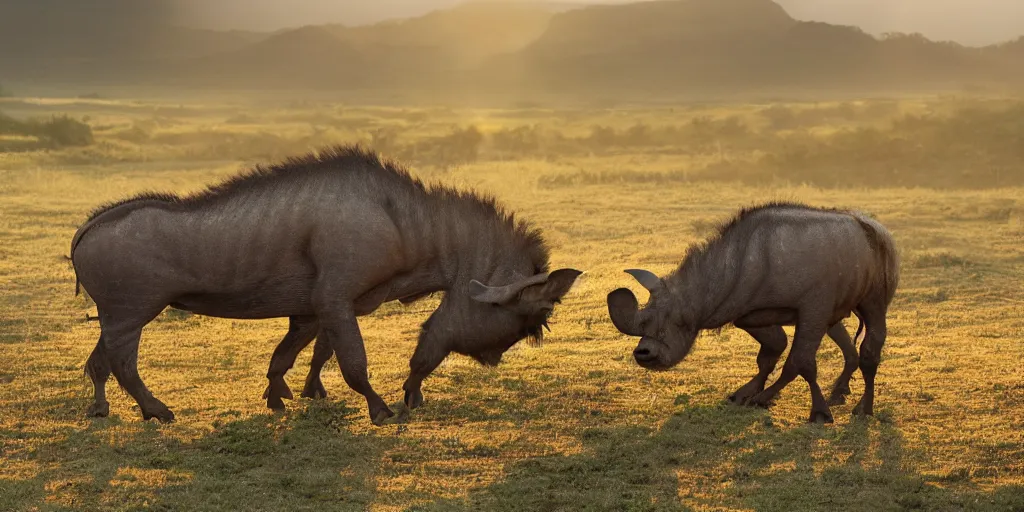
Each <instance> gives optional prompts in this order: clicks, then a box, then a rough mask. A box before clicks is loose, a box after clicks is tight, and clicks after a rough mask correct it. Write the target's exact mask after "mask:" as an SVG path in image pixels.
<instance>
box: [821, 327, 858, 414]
mask: <svg viewBox="0 0 1024 512" xmlns="http://www.w3.org/2000/svg"><path fill="white" fill-rule="evenodd" d="M828 337H829V338H832V341H834V342H836V345H837V346H839V350H840V351H842V353H843V372H842V373H840V374H839V377H837V378H836V382H835V384H833V385H832V393H831V394H830V395H829V397H828V404H829V405H840V404H844V403H846V396H847V395H849V394H850V378H851V377H852V376H853V372H855V371H857V346H856V345H854V341H853V339H851V338H850V334H849V333H847V332H846V327H844V326H843V322H838V323H836V324H835V325H833V326H832V327H830V328H829V329H828Z"/></svg>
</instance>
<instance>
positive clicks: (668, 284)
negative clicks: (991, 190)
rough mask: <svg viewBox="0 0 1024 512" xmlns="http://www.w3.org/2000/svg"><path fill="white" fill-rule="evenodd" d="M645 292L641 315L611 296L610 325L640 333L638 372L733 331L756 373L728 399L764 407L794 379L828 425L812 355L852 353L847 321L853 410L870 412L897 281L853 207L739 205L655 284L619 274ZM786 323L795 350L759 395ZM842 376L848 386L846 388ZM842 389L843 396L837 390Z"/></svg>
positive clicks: (883, 237) (887, 244)
mask: <svg viewBox="0 0 1024 512" xmlns="http://www.w3.org/2000/svg"><path fill="white" fill-rule="evenodd" d="M627 272H629V273H630V274H631V275H632V276H633V277H634V278H636V279H637V281H639V282H640V284H641V285H643V286H644V288H646V289H647V290H649V291H650V292H651V297H650V300H649V301H648V303H647V305H646V307H644V308H643V309H639V306H638V303H637V299H636V296H635V295H633V292H631V291H630V290H628V289H626V288H620V289H618V290H615V291H613V292H612V293H610V294H609V295H608V313H609V314H610V316H611V319H612V322H613V323H614V324H615V326H616V328H618V329H619V330H620V331H622V332H623V333H624V334H627V335H629V336H638V337H640V343H639V344H638V345H637V347H636V349H635V350H634V351H633V357H634V358H635V359H636V362H637V364H639V365H640V366H642V367H644V368H647V369H650V370H666V369H669V368H671V367H673V366H675V365H677V364H679V363H680V362H681V361H682V360H683V359H684V358H685V357H686V355H687V354H688V353H689V352H690V349H691V348H692V347H693V342H694V340H695V339H696V337H697V334H698V333H699V332H700V331H701V330H705V329H717V328H720V327H723V326H725V325H727V324H733V325H735V326H736V327H739V328H740V329H743V330H745V331H746V332H748V333H749V334H750V335H751V336H752V337H753V338H754V339H755V340H757V341H758V342H759V343H760V344H761V350H760V352H759V353H758V356H757V366H758V373H757V375H756V376H755V377H754V378H753V379H752V380H751V381H750V382H749V383H747V384H746V385H744V386H743V387H741V388H740V389H739V390H738V391H737V392H736V393H734V394H733V395H732V397H731V400H732V401H733V402H736V403H741V404H746V405H755V406H761V407H767V406H769V405H771V403H772V402H773V401H774V399H775V397H776V396H777V395H778V393H779V392H780V391H782V388H784V387H785V386H786V385H788V384H789V383H790V382H792V381H793V380H794V379H795V378H796V377H797V376H798V375H799V376H801V377H803V378H804V379H805V380H806V381H807V383H808V384H809V385H810V389H811V414H810V421H811V422H824V423H831V422H832V421H833V418H832V413H831V411H830V410H829V404H828V403H827V402H826V400H825V397H824V396H823V395H822V392H821V388H820V387H819V386H818V381H817V375H818V370H817V363H816V361H815V356H816V354H817V351H818V347H819V345H820V344H821V340H822V338H823V337H824V335H825V334H826V333H828V334H829V335H830V336H831V337H832V338H833V339H834V340H835V341H836V343H837V344H839V346H840V348H842V349H843V352H844V355H847V361H848V363H849V360H850V357H849V355H851V354H852V353H853V352H854V350H855V348H854V346H853V344H852V342H850V341H849V338H848V335H847V334H846V332H845V330H844V329H843V327H842V319H843V318H846V317H848V316H850V314H851V313H854V314H856V315H857V317H858V318H859V319H860V322H861V324H860V326H859V327H858V329H857V334H856V335H855V336H854V338H856V337H857V336H859V335H860V332H861V329H862V328H863V329H866V333H867V334H866V335H865V338H864V341H863V342H862V344H861V349H860V360H859V366H860V370H861V373H862V374H863V376H864V395H863V397H862V398H861V400H860V403H858V404H857V406H856V408H855V409H854V414H863V415H871V414H872V413H873V404H874V395H875V393H874V390H875V373H876V372H877V370H878V363H879V361H880V357H881V352H882V345H883V344H884V343H885V336H886V312H887V310H888V308H889V304H890V303H891V302H892V299H893V295H894V294H895V292H896V287H897V285H898V283H899V260H898V257H897V254H896V248H895V245H894V243H893V239H892V236H891V235H890V234H889V232H888V231H887V230H886V229H885V227H883V226H882V225H881V224H879V223H878V222H877V221H875V220H874V219H872V218H870V217H868V216H866V215H864V214H862V213H859V212H854V211H843V210H831V209H820V208H813V207H810V206H806V205H803V204H793V203H769V204H765V205H762V206H757V207H753V208H749V209H745V210H743V211H741V212H740V213H739V215H737V216H736V217H735V218H734V219H733V220H732V221H731V222H729V223H728V224H726V225H724V226H723V227H722V228H721V229H720V230H719V232H718V233H717V235H716V236H714V237H712V239H710V240H709V241H707V242H706V243H705V244H702V245H699V246H695V247H693V248H691V249H690V250H689V251H688V253H687V255H686V258H685V259H684V260H683V263H682V264H681V265H680V266H679V268H678V269H677V270H676V271H674V272H673V273H671V274H670V275H668V276H666V277H664V278H659V277H658V276H656V275H654V274H652V273H651V272H648V271H646V270H627ZM784 325H795V326H796V334H795V335H794V338H793V348H792V350H791V351H790V354H789V356H788V357H787V358H786V362H785V364H784V365H783V368H782V374H781V376H780V377H779V379H778V380H777V381H776V382H775V383H774V384H772V385H771V386H769V387H768V388H767V389H765V384H766V382H767V380H768V376H769V375H770V374H771V372H772V371H773V370H774V369H775V366H776V364H777V363H778V360H779V358H780V357H781V356H782V352H783V350H785V348H786V335H785V333H784V331H783V330H782V326H784ZM847 370H849V371H845V370H844V374H843V375H841V376H840V379H839V381H838V382H837V383H836V387H835V388H834V390H833V397H832V399H831V400H830V401H832V402H833V403H835V402H838V401H840V400H841V396H842V394H843V393H844V392H845V393H848V392H849V391H848V387H846V383H847V382H848V380H849V373H852V368H851V365H850V364H847ZM844 376H845V381H844ZM844 388H845V389H844Z"/></svg>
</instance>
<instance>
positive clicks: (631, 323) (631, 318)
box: [608, 288, 643, 336]
mask: <svg viewBox="0 0 1024 512" xmlns="http://www.w3.org/2000/svg"><path fill="white" fill-rule="evenodd" d="M639 313H640V303H639V302H637V300H636V295H633V292H632V291H631V290H630V289H628V288H619V289H618V290H615V291H613V292H611V293H609V294H608V315H609V316H611V318H612V323H613V324H615V328H616V329H618V330H619V332H621V333H622V334H626V335H628V336H643V333H642V332H640V325H639V322H638V321H637V316H639Z"/></svg>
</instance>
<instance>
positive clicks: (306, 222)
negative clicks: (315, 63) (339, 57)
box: [71, 146, 580, 424]
mask: <svg viewBox="0 0 1024 512" xmlns="http://www.w3.org/2000/svg"><path fill="white" fill-rule="evenodd" d="M71 256H72V262H73V265H74V268H75V272H76V279H77V282H80V283H81V285H82V286H84V287H85V289H86V290H87V291H88V292H89V295H90V296H91V297H92V298H93V299H94V301H95V302H96V306H97V309H98V312H99V318H100V331H101V332H100V338H99V341H98V342H97V344H96V348H95V349H94V350H93V353H92V355H91V356H90V357H89V360H88V362H87V364H86V370H87V373H88V374H89V375H90V377H91V378H92V380H93V384H94V390H95V400H94V403H93V404H92V406H91V407H90V408H89V414H90V415H95V416H105V415H107V414H108V412H109V405H108V403H107V400H106V395H105V385H106V381H107V379H108V377H109V375H110V374H111V373H113V374H114V377H115V378H116V379H117V380H118V382H119V383H120V384H121V385H122V386H123V387H124V388H125V389H126V390H127V391H128V392H129V394H131V395H132V397H133V398H135V400H136V401H137V402H138V404H139V407H140V409H141V410H142V414H143V417H144V418H146V419H149V418H152V417H155V418H158V419H160V420H161V421H171V420H172V419H173V417H174V415H173V414H172V413H171V411H170V410H168V408H167V407H166V406H165V405H164V404H163V403H162V402H161V401H160V400H157V399H156V398H155V397H154V396H153V395H152V393H150V392H149V390H148V389H147V388H146V386H145V385H144V384H143V382H142V379H141V378H140V377H139V374H138V370H137V367H136V356H137V353H138V346H139V340H140V337H141V333H142V329H143V327H144V326H145V325H146V324H148V323H149V322H150V321H151V320H153V318H155V317H156V316H157V315H158V314H159V313H160V312H161V311H162V310H163V309H164V308H166V307H167V306H169V305H170V306H173V307H175V308H179V309H184V310H188V311H192V312H195V313H198V314H203V315H209V316H215V317H223V318H238V319H257V318H276V317H287V318H289V324H290V325H289V331H288V333H287V335H286V336H285V337H284V339H282V340H281V342H280V343H279V345H278V347H277V349H276V350H275V352H274V356H273V359H272V361H271V364H270V369H269V371H268V375H267V377H268V380H269V384H268V387H267V390H266V392H265V396H266V398H267V404H268V406H270V407H274V408H280V407H283V402H282V399H283V398H290V397H291V396H292V395H291V391H290V390H289V389H288V386H287V385H286V384H285V382H284V374H285V372H286V371H287V370H288V369H289V368H291V366H292V364H293V363H294V361H295V358H296V356H297V354H298V353H299V351H301V350H302V349H303V348H304V347H306V346H307V345H308V344H309V343H310V342H311V341H312V340H313V339H314V338H317V340H318V343H317V348H316V350H314V362H315V363H316V362H319V365H318V366H317V365H314V368H311V370H310V375H309V376H308V378H307V386H306V389H305V390H304V394H306V395H307V396H326V392H325V391H324V390H323V386H322V384H321V383H320V378H319V372H320V367H322V366H323V363H324V362H326V359H327V358H329V357H330V356H331V355H332V354H336V355H337V358H338V362H339V365H340V366H341V371H342V373H343V375H344V377H345V381H346V383H347V384H348V385H349V386H350V387H352V389H354V390H355V391H357V392H359V393H360V394H362V395H363V396H364V397H366V400H367V405H368V409H369V414H370V418H371V420H372V421H373V422H374V423H376V424H380V423H381V422H383V421H384V420H386V419H387V418H388V417H390V416H392V415H393V413H392V411H391V410H390V409H389V408H388V406H387V405H386V404H385V403H384V401H383V400H382V399H381V397H380V396H379V395H378V394H377V393H376V392H375V391H374V390H373V388H372V386H371V385H370V383H369V379H368V377H367V362H366V352H365V349H364V345H363V339H362V336H361V334H360V330H359V325H358V322H357V318H358V317H359V316H362V315H367V314H370V313H372V312H373V311H374V310H376V309H377V308H378V307H379V306H380V305H381V304H383V303H385V302H389V301H394V300H400V301H402V302H404V303H407V302H411V301H413V300H416V299H418V298H421V297H424V296H427V295H430V294H432V293H435V292H443V293H444V297H443V299H442V301H441V303H440V306H439V307H438V308H437V309H436V310H435V311H434V312H433V314H432V315H431V316H430V318H429V319H428V320H427V322H426V323H424V324H423V328H422V330H421V332H420V336H419V342H418V345H417V348H416V351H415V354H414V355H413V358H412V361H411V362H410V370H411V371H410V375H409V378H408V379H407V380H406V383H405V385H404V386H403V387H404V390H405V400H406V402H407V403H408V404H409V405H410V406H411V407H416V406H419V405H420V404H421V403H422V400H423V397H422V393H421V392H420V385H421V383H422V381H423V380H424V379H425V378H426V377H427V376H428V375H429V374H430V373H431V372H432V371H433V370H434V369H435V368H436V367H437V366H438V365H439V364H440V363H441V361H442V360H443V359H444V358H445V357H446V356H447V355H448V354H449V353H451V352H456V353H461V354H465V355H469V356H471V357H473V358H475V359H477V360H478V361H480V362H481V363H483V364H489V365H494V364H497V363H498V362H499V361H500V359H501V357H502V354H504V352H505V351H506V350H508V349H509V348H511V347H512V346H513V345H515V344H516V343H517V342H518V341H520V340H522V339H525V338H539V337H540V336H541V328H542V327H543V326H546V325H547V319H548V317H549V316H550V315H551V313H552V311H553V309H554V306H555V304H557V303H558V302H559V301H560V300H561V298H562V297H563V296H564V295H565V294H566V293H567V292H568V290H569V288H570V287H571V286H572V284H573V283H574V282H575V280H576V278H577V277H578V276H579V275H580V272H579V271H577V270H573V269H561V270H556V271H553V272H552V271H550V270H549V268H548V265H549V263H548V258H549V257H548V249H547V246H546V244H545V242H544V239H543V236H542V235H541V233H540V231H538V230H537V229H535V228H533V227H532V226H530V225H529V224H528V223H526V222H524V221H522V220H519V219H517V218H516V217H515V216H514V215H513V214H512V213H510V212H507V211H505V210H504V209H503V208H502V207H501V206H500V205H499V204H498V203H497V202H496V201H495V200H494V199H493V198H490V197H484V196H480V195H478V194H476V193H473V192H469V191H460V190H456V189H453V188H449V187H445V186H439V185H431V186H428V185H425V184H424V183H422V182H421V181H419V180H417V179H415V178H413V177H412V176H411V175H410V174H409V173H408V172H407V171H406V170H405V169H403V168H402V167H400V166H398V165H397V164H395V163H392V162H387V161H383V160H382V159H380V158H379V157H378V156H377V155H376V154H375V153H371V152H368V151H365V150H363V149H360V148H358V147H351V146H342V147H333V148H328V149H326V150H324V151H322V152H319V153H316V154H310V155H306V156H302V157H296V158H291V159H288V160H286V161H284V162H283V163H281V164H277V165H272V166H258V167H256V168H255V169H253V170H251V171H250V172H247V173H243V174H241V175H239V176H236V177H234V178H231V179H228V180H226V181H224V182H223V183H221V184H219V185H215V186H212V187H210V188H208V189H207V190H205V191H203V192H200V193H197V194H194V195H189V196H178V195H173V194H155V193H148V194H142V195H139V196H135V197H133V198H129V199H126V200H123V201H119V202H117V203H114V204H111V205H108V206H105V207H103V208H100V209H99V210H97V211H96V212H94V213H93V214H92V215H91V216H90V217H89V219H88V220H87V221H86V222H85V224H83V225H82V227H81V228H79V230H78V232H77V233H75V236H74V238H73V240H72V249H71ZM324 354H326V357H324Z"/></svg>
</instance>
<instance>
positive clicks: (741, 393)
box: [729, 384, 763, 405]
mask: <svg viewBox="0 0 1024 512" xmlns="http://www.w3.org/2000/svg"><path fill="white" fill-rule="evenodd" d="M761 391H763V388H761V387H759V386H753V385H751V384H747V385H745V386H743V387H742V388H740V389H737V390H736V392H735V393H733V394H731V395H729V403H731V404H733V405H753V404H751V403H750V401H751V399H753V398H754V397H755V396H757V394H758V393H760V392H761Z"/></svg>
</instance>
